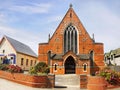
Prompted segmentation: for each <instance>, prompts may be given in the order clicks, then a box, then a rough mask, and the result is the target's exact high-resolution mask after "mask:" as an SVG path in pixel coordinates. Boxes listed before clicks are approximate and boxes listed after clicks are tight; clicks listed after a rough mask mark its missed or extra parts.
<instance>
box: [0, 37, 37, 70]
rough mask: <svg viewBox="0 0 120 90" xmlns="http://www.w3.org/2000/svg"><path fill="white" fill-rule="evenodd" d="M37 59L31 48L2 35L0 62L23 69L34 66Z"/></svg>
mask: <svg viewBox="0 0 120 90" xmlns="http://www.w3.org/2000/svg"><path fill="white" fill-rule="evenodd" d="M36 61H37V55H36V54H35V53H34V52H33V50H32V49H31V48H30V47H29V46H27V45H25V44H23V43H21V42H19V41H17V40H15V39H12V38H10V37H8V36H4V37H3V38H2V39H1V41H0V62H1V63H7V64H15V65H18V66H20V67H21V68H22V69H24V70H28V69H29V68H30V67H31V66H34V65H35V64H36Z"/></svg>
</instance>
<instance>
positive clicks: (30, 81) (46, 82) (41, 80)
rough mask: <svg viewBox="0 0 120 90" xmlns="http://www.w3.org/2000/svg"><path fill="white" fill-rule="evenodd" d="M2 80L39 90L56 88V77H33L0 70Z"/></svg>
mask: <svg viewBox="0 0 120 90" xmlns="http://www.w3.org/2000/svg"><path fill="white" fill-rule="evenodd" d="M0 78H4V79H7V80H10V81H13V82H17V83H20V84H23V85H27V86H31V87H37V88H52V87H54V86H55V75H46V76H32V75H28V74H22V73H9V72H6V71H1V70H0Z"/></svg>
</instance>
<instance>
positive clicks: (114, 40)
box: [0, 0, 120, 54]
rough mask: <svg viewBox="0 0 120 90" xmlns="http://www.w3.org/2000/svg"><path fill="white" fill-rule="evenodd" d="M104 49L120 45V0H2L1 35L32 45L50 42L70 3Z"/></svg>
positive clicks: (111, 48)
mask: <svg viewBox="0 0 120 90" xmlns="http://www.w3.org/2000/svg"><path fill="white" fill-rule="evenodd" d="M70 4H72V5H73V9H74V11H75V12H76V14H77V16H78V17H79V19H80V21H81V22H82V24H83V26H84V27H85V29H86V30H87V32H88V33H89V35H90V36H91V37H92V34H93V33H94V35H95V41H96V42H102V43H104V52H109V51H110V50H113V49H116V48H120V0H0V38H2V37H3V36H4V35H7V36H9V37H11V38H13V39H16V40H18V41H20V42H22V43H24V44H26V45H28V46H30V47H31V48H32V49H33V50H34V51H35V52H36V54H38V44H39V43H45V42H47V41H48V35H49V34H50V35H51V36H52V34H53V33H54V31H55V30H56V28H57V27H58V25H59V24H60V22H61V20H62V19H63V17H64V16H65V14H66V12H67V11H68V9H69V5H70Z"/></svg>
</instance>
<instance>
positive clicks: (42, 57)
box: [38, 5, 104, 74]
mask: <svg viewBox="0 0 120 90" xmlns="http://www.w3.org/2000/svg"><path fill="white" fill-rule="evenodd" d="M38 55H39V56H38V60H39V61H42V62H46V63H47V64H48V65H50V73H53V74H94V73H95V71H97V70H99V69H100V68H102V67H103V66H104V50H103V43H97V42H95V40H94V37H93V38H91V37H90V35H89V34H88V32H87V31H86V29H85V28H84V26H83V25H82V23H81V21H80V20H79V18H78V16H77V15H76V13H75V12H74V10H73V8H72V5H70V8H69V9H68V11H67V13H66V14H65V16H64V18H63V19H62V21H61V22H60V24H59V26H58V27H57V29H56V30H55V32H54V34H53V35H52V37H49V41H48V42H47V43H39V49H38Z"/></svg>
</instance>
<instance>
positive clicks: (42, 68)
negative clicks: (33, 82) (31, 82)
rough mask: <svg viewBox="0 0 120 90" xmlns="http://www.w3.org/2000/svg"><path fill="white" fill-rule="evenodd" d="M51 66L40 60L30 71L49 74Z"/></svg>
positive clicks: (35, 73)
mask: <svg viewBox="0 0 120 90" xmlns="http://www.w3.org/2000/svg"><path fill="white" fill-rule="evenodd" d="M49 71H50V70H49V67H48V65H47V64H46V63H44V62H39V63H38V64H37V65H35V66H34V67H31V68H30V70H29V73H30V74H32V75H40V74H48V73H49Z"/></svg>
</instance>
